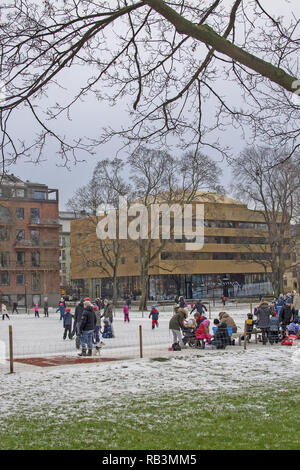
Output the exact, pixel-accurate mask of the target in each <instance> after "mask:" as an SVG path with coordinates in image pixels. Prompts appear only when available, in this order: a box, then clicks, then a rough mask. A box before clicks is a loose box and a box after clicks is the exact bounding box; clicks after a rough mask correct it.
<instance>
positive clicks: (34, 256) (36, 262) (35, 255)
mask: <svg viewBox="0 0 300 470" xmlns="http://www.w3.org/2000/svg"><path fill="white" fill-rule="evenodd" d="M31 266H32V267H33V268H39V266H40V252H39V251H33V252H32V253H31Z"/></svg>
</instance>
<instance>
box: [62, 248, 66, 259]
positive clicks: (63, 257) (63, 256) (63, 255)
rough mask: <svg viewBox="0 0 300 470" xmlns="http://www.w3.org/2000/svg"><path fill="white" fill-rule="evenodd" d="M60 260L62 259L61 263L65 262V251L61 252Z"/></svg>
mask: <svg viewBox="0 0 300 470" xmlns="http://www.w3.org/2000/svg"><path fill="white" fill-rule="evenodd" d="M61 259H62V261H66V252H65V250H61Z"/></svg>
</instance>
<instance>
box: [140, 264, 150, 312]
mask: <svg viewBox="0 0 300 470" xmlns="http://www.w3.org/2000/svg"><path fill="white" fill-rule="evenodd" d="M148 283H149V274H148V269H147V268H145V267H143V269H142V273H141V290H142V295H141V298H140V303H139V310H142V311H145V310H147V300H148V290H149V289H148Z"/></svg>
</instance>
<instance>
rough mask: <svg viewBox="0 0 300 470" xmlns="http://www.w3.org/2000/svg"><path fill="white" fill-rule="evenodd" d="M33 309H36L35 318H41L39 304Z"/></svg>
mask: <svg viewBox="0 0 300 470" xmlns="http://www.w3.org/2000/svg"><path fill="white" fill-rule="evenodd" d="M33 308H34V316H35V318H40V315H39V306H38V304H35V306H34V307H33Z"/></svg>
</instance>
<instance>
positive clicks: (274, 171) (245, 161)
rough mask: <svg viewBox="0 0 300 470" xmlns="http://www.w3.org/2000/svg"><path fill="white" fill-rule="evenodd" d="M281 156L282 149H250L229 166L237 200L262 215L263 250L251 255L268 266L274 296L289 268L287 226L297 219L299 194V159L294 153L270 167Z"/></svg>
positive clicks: (288, 229)
mask: <svg viewBox="0 0 300 470" xmlns="http://www.w3.org/2000/svg"><path fill="white" fill-rule="evenodd" d="M283 155H285V152H284V150H283V149H279V150H274V149H270V148H265V149H262V148H259V149H256V148H250V149H246V150H245V151H243V152H242V153H241V154H240V156H239V158H238V159H237V160H236V162H235V164H234V167H233V173H234V183H235V193H236V195H237V197H238V198H239V199H240V200H244V201H245V202H247V203H249V204H251V205H252V206H253V208H254V209H257V210H261V211H262V214H263V216H264V219H265V223H266V226H267V238H266V239H267V243H266V245H265V247H264V246H263V245H261V249H260V252H259V253H257V256H255V254H254V253H253V257H252V259H253V261H254V262H255V263H257V262H258V263H261V264H263V265H264V267H265V269H267V268H268V267H271V270H272V283H273V289H274V292H275V294H276V295H279V294H280V293H282V292H283V276H284V273H285V271H286V270H287V269H290V268H291V267H292V261H291V252H292V240H291V238H290V224H291V222H292V220H295V218H296V217H297V216H299V213H297V211H296V210H295V209H297V205H296V201H297V200H299V195H300V172H299V165H298V162H297V159H298V158H299V156H298V155H296V154H295V155H294V156H293V157H291V158H290V159H289V160H287V161H282V163H281V164H278V165H276V166H274V162H278V161H280V160H283V159H282V156H283ZM268 247H269V249H268ZM256 252H257V250H256ZM250 253H251V251H250ZM268 254H269V258H267V255H268Z"/></svg>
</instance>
